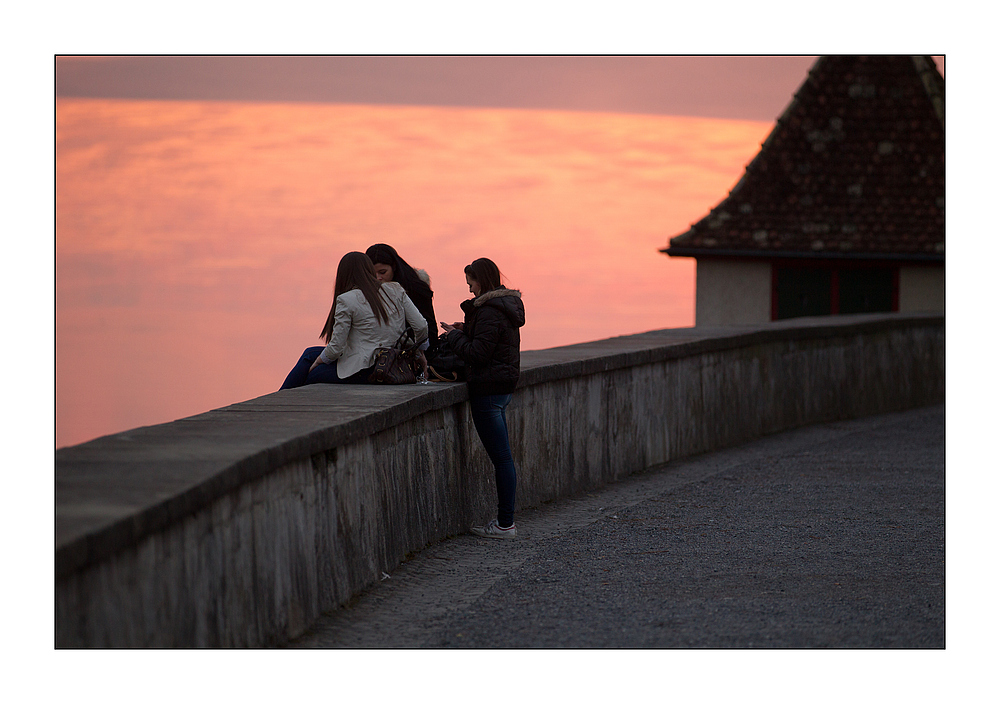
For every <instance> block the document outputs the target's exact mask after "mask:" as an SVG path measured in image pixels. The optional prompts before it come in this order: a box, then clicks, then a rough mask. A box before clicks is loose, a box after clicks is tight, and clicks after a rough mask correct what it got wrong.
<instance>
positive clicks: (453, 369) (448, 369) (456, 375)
mask: <svg viewBox="0 0 1000 704" xmlns="http://www.w3.org/2000/svg"><path fill="white" fill-rule="evenodd" d="M427 365H428V366H427V374H428V376H429V377H430V378H431V380H433V381H465V362H464V361H463V360H462V358H461V357H459V356H458V354H457V353H456V352H455V349H454V348H453V347H452V346H451V343H450V342H449V341H448V337H447V336H446V335H442V336H441V337H440V338H439V340H438V344H437V348H435V349H434V350H432V351H429V352H428V353H427Z"/></svg>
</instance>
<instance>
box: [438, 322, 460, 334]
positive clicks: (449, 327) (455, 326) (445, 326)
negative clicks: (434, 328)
mask: <svg viewBox="0 0 1000 704" xmlns="http://www.w3.org/2000/svg"><path fill="white" fill-rule="evenodd" d="M441 328H442V329H443V330H444V331H445V332H451V331H452V330H464V329H465V324H464V323H452V324H451V325H448V323H441Z"/></svg>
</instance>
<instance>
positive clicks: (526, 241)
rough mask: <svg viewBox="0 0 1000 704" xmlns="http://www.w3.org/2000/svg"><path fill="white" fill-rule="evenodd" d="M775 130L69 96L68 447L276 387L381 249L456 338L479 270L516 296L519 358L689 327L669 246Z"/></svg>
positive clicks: (60, 403) (63, 194) (64, 115)
mask: <svg viewBox="0 0 1000 704" xmlns="http://www.w3.org/2000/svg"><path fill="white" fill-rule="evenodd" d="M770 128H771V125H770V124H767V123H762V122H748V121H735V120H713V119H701V118H687V117H669V116H643V115H618V114H603V113H583V112H558V111H540V110H495V109H467V108H440V107H394V106H364V105H316V104H301V103H287V104H285V103H226V102H183V101H130V100H96V99H59V100H58V101H57V104H56V445H57V447H62V446H64V445H68V444H75V443H78V442H83V441H86V440H88V439H92V438H94V437H98V436H100V435H105V434H108V433H113V432H119V431H122V430H126V429H129V428H133V427H137V426H141V425H150V424H154V423H161V422H166V421H170V420H174V419H176V418H180V417H184V416H188V415H192V414H195V413H200V412H203V411H206V410H209V409H212V408H217V407H220V406H224V405H228V404H231V403H236V402H239V401H243V400H246V399H249V398H254V397H256V396H260V395H263V394H266V393H270V392H272V391H274V390H276V389H277V387H278V385H279V384H280V383H281V381H282V379H283V378H284V376H285V374H286V372H287V371H288V369H289V368H290V366H291V365H292V363H293V362H294V361H295V359H297V357H298V355H299V353H300V352H301V350H302V348H304V347H306V346H309V345H312V344H317V335H318V334H319V330H320V328H321V327H322V325H323V322H324V320H325V317H326V313H327V311H328V309H329V306H330V301H331V294H332V289H333V278H334V275H335V272H336V266H337V262H338V261H339V259H340V257H341V256H342V255H343V254H344V253H345V252H347V251H351V250H361V251H363V250H364V249H366V248H367V247H368V246H369V245H371V244H374V243H376V242H387V243H389V244H392V245H393V246H395V247H396V248H397V249H398V251H399V252H400V254H401V255H402V256H403V257H404V258H406V259H407V260H408V261H409V262H410V263H411V264H413V265H414V266H417V267H420V268H424V269H425V270H426V271H427V272H428V273H429V274H430V276H431V279H432V286H433V288H434V291H435V310H436V312H437V316H438V319H439V320H441V321H446V322H452V321H454V320H460V319H461V311H460V309H459V303H460V302H461V301H462V300H464V299H465V298H467V297H468V295H469V294H468V290H467V288H466V286H465V278H464V275H463V273H462V269H463V267H464V266H465V265H466V264H467V263H469V262H470V261H472V260H473V259H475V258H476V257H480V256H487V257H490V258H491V259H493V260H494V261H496V262H497V264H498V265H499V266H500V268H501V270H502V271H503V273H504V274H505V275H506V278H507V283H508V284H509V285H510V286H511V287H513V288H518V289H520V290H521V291H522V293H523V296H524V302H525V309H526V317H527V323H526V325H525V327H524V329H523V331H522V347H523V349H541V348H546V347H552V346H557V345H564V344H571V343H574V342H583V341H587V340H594V339H599V338H604V337H610V336H614V335H623V334H630V333H636V332H643V331H646V330H653V329H659V328H666V327H682V326H689V325H692V324H693V323H694V264H693V261H691V260H687V259H670V258H668V257H666V256H664V255H663V254H660V253H659V252H658V251H657V250H658V249H659V248H661V247H664V246H665V245H666V243H667V240H668V238H669V237H672V236H674V235H676V234H679V233H680V232H682V231H684V230H685V229H687V227H688V225H689V224H690V223H691V222H693V221H694V220H697V219H699V218H700V217H702V216H703V215H704V214H705V213H706V212H707V210H708V209H709V208H710V207H711V206H713V205H715V204H716V203H717V202H718V201H719V200H720V199H721V198H723V197H724V196H725V195H726V193H727V192H728V189H730V188H731V187H732V186H733V185H734V184H735V181H736V180H737V179H738V177H739V176H740V174H741V173H742V171H743V167H744V166H745V165H746V163H747V162H748V161H749V160H750V159H751V158H752V157H753V156H754V155H755V154H756V152H757V150H758V149H759V145H760V142H761V141H762V140H763V139H764V138H765V137H766V135H767V133H768V131H769V130H770Z"/></svg>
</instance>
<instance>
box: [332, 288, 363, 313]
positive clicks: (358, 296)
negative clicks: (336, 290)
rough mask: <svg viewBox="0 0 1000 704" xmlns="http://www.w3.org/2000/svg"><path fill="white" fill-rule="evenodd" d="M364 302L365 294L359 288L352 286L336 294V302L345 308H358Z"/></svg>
mask: <svg viewBox="0 0 1000 704" xmlns="http://www.w3.org/2000/svg"><path fill="white" fill-rule="evenodd" d="M365 302H366V301H365V294H363V293H362V292H361V289H359V288H352V289H351V290H350V291H344V292H343V293H342V294H340V295H339V296H337V304H338V305H342V306H345V307H346V308H358V307H359V306H361V305H362V304H363V303H365Z"/></svg>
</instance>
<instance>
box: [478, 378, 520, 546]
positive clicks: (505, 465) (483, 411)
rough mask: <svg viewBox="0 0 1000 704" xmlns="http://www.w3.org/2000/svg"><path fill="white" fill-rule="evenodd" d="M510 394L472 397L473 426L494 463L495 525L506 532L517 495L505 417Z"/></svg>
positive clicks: (512, 521) (512, 518)
mask: <svg viewBox="0 0 1000 704" xmlns="http://www.w3.org/2000/svg"><path fill="white" fill-rule="evenodd" d="M509 403H510V394H502V395H499V396H472V397H470V398H469V404H470V405H471V406H472V422H473V423H475V425H476V432H478V433H479V439H480V440H481V441H482V443H483V447H485V448H486V454H487V455H489V456H490V460H491V461H492V462H493V469H494V471H495V474H496V481H497V523H499V524H500V527H501V528H507V527H509V526H510V525H511V524H513V523H514V495H515V493H516V491H517V470H516V469H515V468H514V456H513V455H512V454H511V452H510V436H509V435H508V434H507V414H506V413H505V410H506V408H507V404H509Z"/></svg>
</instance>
